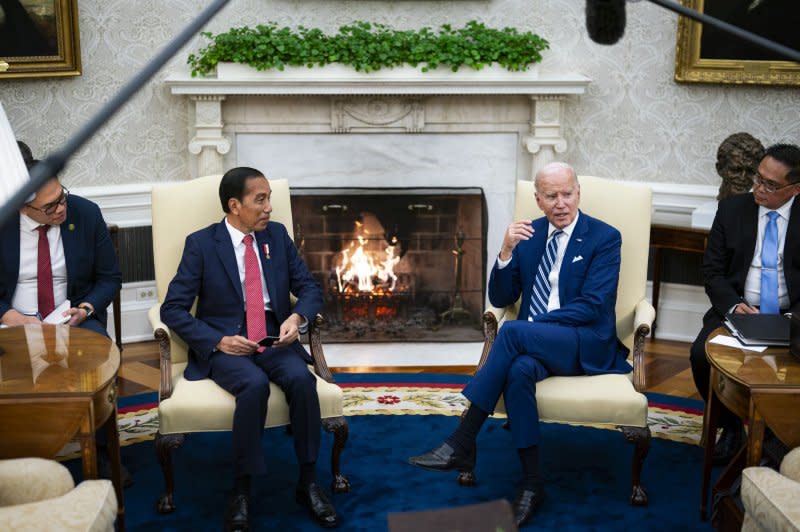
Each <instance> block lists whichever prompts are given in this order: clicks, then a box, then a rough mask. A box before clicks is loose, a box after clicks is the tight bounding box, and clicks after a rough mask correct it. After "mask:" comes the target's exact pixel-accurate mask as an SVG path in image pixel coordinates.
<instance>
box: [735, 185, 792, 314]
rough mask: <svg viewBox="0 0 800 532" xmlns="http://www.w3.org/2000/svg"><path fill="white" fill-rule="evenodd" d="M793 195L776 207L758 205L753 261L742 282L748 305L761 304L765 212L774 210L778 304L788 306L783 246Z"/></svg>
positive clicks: (782, 306)
mask: <svg viewBox="0 0 800 532" xmlns="http://www.w3.org/2000/svg"><path fill="white" fill-rule="evenodd" d="M793 203H794V197H792V199H790V200H789V201H787V202H786V203H784V204H783V205H781V206H780V207H779V208H777V209H767V208H766V207H763V206H759V207H758V229H757V233H756V235H757V238H756V249H755V252H754V253H753V261H752V262H751V263H750V269H749V270H748V272H747V280H746V281H745V283H744V298H745V300H746V301H747V304H748V305H751V306H755V307H757V306H760V305H761V247H762V245H763V242H764V229H765V228H766V227H767V221H768V220H769V217H768V216H767V213H769V212H771V211H772V210H774V211H775V212H777V213H778V214H779V216H778V218H777V219H776V220H775V222H776V223H777V225H778V306H779V307H780V308H782V309H788V308H789V291H788V290H787V288H786V277H785V276H784V273H783V271H784V270H783V268H784V264H785V263H784V261H783V248H784V243H785V242H786V230H787V229H788V228H789V215H790V214H791V212H792V204H793Z"/></svg>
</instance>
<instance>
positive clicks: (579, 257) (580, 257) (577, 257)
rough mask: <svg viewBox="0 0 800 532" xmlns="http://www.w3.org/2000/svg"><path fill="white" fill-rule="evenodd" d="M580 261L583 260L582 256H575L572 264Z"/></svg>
mask: <svg viewBox="0 0 800 532" xmlns="http://www.w3.org/2000/svg"><path fill="white" fill-rule="evenodd" d="M579 260H583V257H582V256H581V255H575V256H574V257H572V264H575V263H576V262H578V261H579Z"/></svg>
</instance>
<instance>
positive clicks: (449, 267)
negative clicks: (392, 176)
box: [292, 187, 487, 342]
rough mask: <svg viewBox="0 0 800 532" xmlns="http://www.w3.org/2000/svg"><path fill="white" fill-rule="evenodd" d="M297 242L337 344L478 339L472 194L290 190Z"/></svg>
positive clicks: (481, 241)
mask: <svg viewBox="0 0 800 532" xmlns="http://www.w3.org/2000/svg"><path fill="white" fill-rule="evenodd" d="M292 213H293V217H294V223H295V242H296V244H297V246H298V248H299V249H300V252H301V253H302V255H303V258H304V259H305V261H306V263H307V264H308V266H309V269H310V270H311V271H312V273H313V275H314V276H315V278H316V279H317V281H318V282H319V283H320V286H322V288H323V292H324V307H323V315H324V316H325V317H326V326H325V327H326V332H325V335H326V338H327V339H330V340H331V341H334V342H336V341H338V342H358V341H366V342H380V341H409V342H414V341H418V342H430V341H439V342H447V341H457V342H465V341H480V340H481V339H482V332H481V328H480V316H481V313H482V312H483V302H484V287H485V285H486V267H485V264H486V256H485V249H486V227H487V224H486V221H487V214H486V201H485V197H484V195H483V192H482V190H481V189H480V188H474V187H473V188H469V187H467V188H414V189H410V188H406V189H396V188H381V189H368V188H362V189H335V188H322V189H311V188H299V189H298V188H293V189H292Z"/></svg>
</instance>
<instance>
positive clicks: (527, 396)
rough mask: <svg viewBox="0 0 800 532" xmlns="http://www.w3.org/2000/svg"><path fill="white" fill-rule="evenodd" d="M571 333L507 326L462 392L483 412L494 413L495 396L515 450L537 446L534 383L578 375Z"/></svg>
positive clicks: (546, 326)
mask: <svg viewBox="0 0 800 532" xmlns="http://www.w3.org/2000/svg"><path fill="white" fill-rule="evenodd" d="M582 374H583V369H582V368H581V365H580V361H579V357H578V335H577V333H576V331H575V329H573V328H571V327H564V326H561V325H555V324H552V323H536V322H528V321H519V320H515V321H508V322H506V323H505V324H504V325H503V327H502V328H501V329H500V332H499V333H498V335H497V339H496V340H495V342H494V345H493V346H492V350H491V351H490V352H489V357H488V358H487V360H486V364H484V366H483V367H482V368H481V369H480V371H478V372H477V373H476V374H475V376H474V377H473V378H472V380H471V381H470V382H469V384H467V386H466V387H465V388H464V391H463V392H462V393H463V394H464V396H465V397H466V398H467V399H469V400H470V401H471V402H472V403H473V404H474V405H475V406H477V407H478V408H480V409H481V410H483V411H484V412H488V413H492V412H494V407H495V405H496V404H497V401H498V399H500V394H503V398H504V401H505V405H506V412H507V413H508V420H509V423H510V425H511V438H512V440H513V442H514V446H515V447H516V448H518V449H523V448H527V447H530V446H532V445H537V444H538V443H539V412H538V409H537V408H538V407H537V404H536V383H537V382H539V381H541V380H544V379H545V378H547V377H549V376H551V375H561V376H569V375H582Z"/></svg>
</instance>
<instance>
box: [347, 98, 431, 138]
mask: <svg viewBox="0 0 800 532" xmlns="http://www.w3.org/2000/svg"><path fill="white" fill-rule="evenodd" d="M424 128H425V106H424V104H423V103H422V102H421V101H420V100H419V99H418V98H413V97H409V98H405V97H400V96H359V97H348V98H343V99H340V98H335V99H333V100H332V101H331V131H333V132H334V133H349V132H350V131H353V130H354V129H357V130H358V131H373V132H376V131H396V130H402V131H405V132H407V133H419V132H420V131H422V130H423V129H424Z"/></svg>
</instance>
